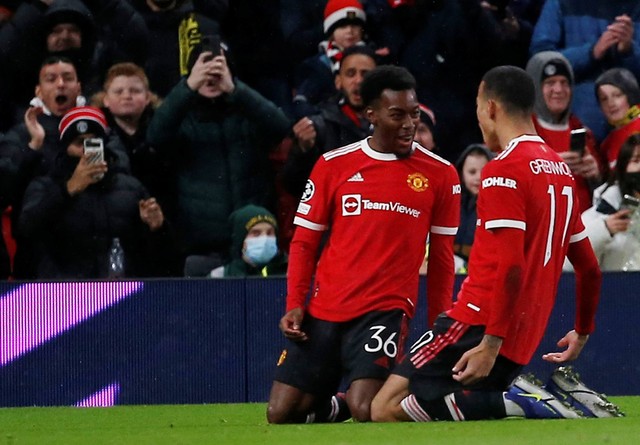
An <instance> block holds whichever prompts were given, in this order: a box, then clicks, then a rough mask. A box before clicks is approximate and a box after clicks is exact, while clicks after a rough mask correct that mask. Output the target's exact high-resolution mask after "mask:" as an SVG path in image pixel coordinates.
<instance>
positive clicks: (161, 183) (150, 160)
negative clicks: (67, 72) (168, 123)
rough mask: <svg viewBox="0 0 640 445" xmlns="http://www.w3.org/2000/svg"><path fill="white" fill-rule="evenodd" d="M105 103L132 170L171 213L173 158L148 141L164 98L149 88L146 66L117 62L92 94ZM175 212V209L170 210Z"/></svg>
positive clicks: (99, 102)
mask: <svg viewBox="0 0 640 445" xmlns="http://www.w3.org/2000/svg"><path fill="white" fill-rule="evenodd" d="M92 102H93V105H95V106H98V107H102V110H103V112H104V114H105V116H106V117H107V123H108V125H109V128H110V129H111V130H112V131H113V132H114V133H115V134H116V135H117V136H118V138H119V139H120V141H121V142H122V144H123V146H124V148H125V151H126V152H127V155H128V156H129V160H130V162H131V172H132V174H133V176H135V177H136V178H137V179H138V180H139V181H140V182H142V184H143V185H144V186H145V187H146V189H147V190H148V191H149V193H150V194H151V195H152V196H154V197H155V198H156V199H157V200H158V202H159V203H160V205H162V208H163V209H164V210H165V214H166V213H167V209H173V208H174V206H175V192H174V191H173V188H172V184H173V181H172V179H171V178H172V173H173V171H172V168H171V165H170V160H169V159H166V158H165V157H164V156H161V154H160V152H159V151H158V150H157V149H156V148H155V147H154V146H152V145H151V144H149V143H148V142H147V128H148V126H149V122H150V121H151V118H152V117H153V113H154V110H155V109H156V108H157V107H158V106H159V105H160V99H159V98H158V96H157V95H156V94H154V93H152V92H151V91H150V90H149V79H148V78H147V75H146V74H145V72H144V70H143V69H142V68H141V67H139V66H138V65H135V64H133V63H129V62H125V63H118V64H115V65H113V66H112V67H111V68H110V69H109V71H108V72H107V76H106V79H105V82H104V87H103V91H101V92H100V93H98V94H96V95H95V96H94V97H93V98H92ZM168 213H169V214H171V213H172V212H168Z"/></svg>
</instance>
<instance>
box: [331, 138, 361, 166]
mask: <svg viewBox="0 0 640 445" xmlns="http://www.w3.org/2000/svg"><path fill="white" fill-rule="evenodd" d="M361 147H362V141H357V142H353V143H351V144H347V145H343V146H342V147H338V148H334V149H333V150H329V151H328V152H326V153H324V154H323V155H322V158H323V159H324V160H325V161H327V162H329V161H337V160H341V159H344V158H345V157H349V156H350V155H351V156H352V155H353V154H355V153H358V152H360V151H361Z"/></svg>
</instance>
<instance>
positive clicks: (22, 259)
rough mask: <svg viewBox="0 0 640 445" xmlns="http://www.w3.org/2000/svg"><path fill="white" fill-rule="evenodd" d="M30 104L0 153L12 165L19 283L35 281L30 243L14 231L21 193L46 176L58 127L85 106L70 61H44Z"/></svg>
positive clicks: (56, 144)
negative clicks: (64, 117)
mask: <svg viewBox="0 0 640 445" xmlns="http://www.w3.org/2000/svg"><path fill="white" fill-rule="evenodd" d="M31 103H32V106H31V107H30V108H29V109H28V110H27V111H26V112H25V115H24V122H23V123H21V124H17V125H15V126H14V127H13V128H12V129H11V130H10V131H9V132H8V133H7V134H6V137H5V138H4V140H3V141H0V153H2V156H3V157H4V159H5V160H6V159H8V160H10V161H8V162H10V163H11V164H12V168H11V171H12V174H13V176H12V178H11V179H10V181H11V183H12V185H11V196H10V197H9V200H10V204H11V207H12V211H11V222H12V232H13V236H14V238H15V240H16V244H17V250H16V254H15V259H14V270H13V274H14V277H15V278H18V279H29V278H34V270H33V266H34V264H35V261H33V260H32V258H31V254H32V250H31V248H30V241H29V240H28V239H26V238H25V237H24V236H22V235H21V234H20V232H19V231H18V230H17V227H18V221H17V219H18V215H19V213H20V210H21V208H22V197H23V194H24V191H25V189H26V188H27V185H28V184H29V182H30V181H31V180H32V179H33V178H35V177H36V176H40V175H44V174H46V173H47V172H49V171H50V170H51V168H52V167H53V165H54V160H55V159H56V157H57V155H58V152H59V150H60V148H59V142H58V139H59V131H58V124H59V123H60V119H61V118H62V116H63V115H64V114H65V113H66V112H68V111H69V110H70V109H71V108H73V107H75V106H76V105H82V104H84V97H82V96H81V95H80V82H79V80H78V77H77V74H76V69H75V66H74V65H73V63H71V61H70V60H69V59H66V58H63V57H59V56H50V57H48V58H47V59H45V60H44V62H43V63H42V67H41V68H40V71H39V81H38V84H37V85H36V87H35V97H34V99H33V100H32V101H31Z"/></svg>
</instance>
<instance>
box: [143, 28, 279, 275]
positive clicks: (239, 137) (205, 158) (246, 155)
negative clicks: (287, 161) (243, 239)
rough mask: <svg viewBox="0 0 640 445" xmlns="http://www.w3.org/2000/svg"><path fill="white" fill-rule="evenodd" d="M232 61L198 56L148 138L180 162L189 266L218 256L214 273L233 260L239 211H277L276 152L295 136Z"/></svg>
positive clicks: (181, 226) (202, 52) (180, 215)
mask: <svg viewBox="0 0 640 445" xmlns="http://www.w3.org/2000/svg"><path fill="white" fill-rule="evenodd" d="M205 43H206V42H205ZM209 43H211V40H209ZM227 55H228V54H227V52H226V51H223V52H222V53H220V54H217V55H216V54H213V51H211V48H203V47H202V46H200V47H199V48H198V50H196V51H194V54H193V57H192V66H191V67H190V72H189V74H188V76H186V77H185V78H183V79H182V80H181V81H180V82H178V83H177V84H176V85H175V86H174V88H173V90H171V92H170V93H169V94H168V95H167V96H166V97H165V98H164V101H163V103H162V105H160V106H159V107H158V108H157V109H156V110H155V113H154V115H153V118H152V119H151V122H150V123H149V127H148V130H147V142H148V143H149V144H150V145H152V146H154V147H156V148H157V149H158V150H159V152H160V153H161V155H163V156H167V157H170V158H172V159H175V160H176V161H175V163H174V167H173V168H174V173H175V177H176V180H175V186H176V196H177V203H176V214H175V217H176V219H175V220H176V228H177V230H178V231H179V234H180V237H181V240H182V242H183V245H182V248H183V251H184V254H185V257H186V258H187V259H186V261H187V262H189V261H190V258H189V257H191V256H201V255H206V256H213V257H216V256H217V257H218V262H219V264H215V265H213V266H212V267H215V266H217V265H220V264H221V263H222V262H224V261H225V260H226V259H227V258H226V257H227V256H228V252H229V246H230V244H231V230H230V226H229V216H230V214H231V213H232V212H233V211H234V210H236V209H238V208H240V207H241V206H243V205H246V204H248V203H252V204H256V205H262V206H266V207H267V208H270V207H273V206H274V204H273V201H272V198H273V197H274V196H275V181H274V179H273V176H272V175H273V170H272V164H271V161H270V160H269V151H270V150H271V149H272V148H274V147H275V146H276V144H278V143H279V142H280V141H282V140H283V139H284V137H285V136H286V135H287V133H288V132H289V130H290V129H291V122H290V120H289V119H288V118H287V116H286V115H285V114H284V112H283V111H282V110H281V109H280V108H278V107H277V106H276V105H275V104H274V103H273V102H271V101H269V100H267V99H266V98H264V97H263V96H262V95H260V94H259V93H258V92H257V91H255V90H254V89H253V88H251V87H249V86H248V85H247V84H245V83H244V82H242V80H240V79H238V78H237V77H235V76H234V75H233V73H232V71H231V69H230V67H229V64H228V61H227ZM211 56H213V57H211Z"/></svg>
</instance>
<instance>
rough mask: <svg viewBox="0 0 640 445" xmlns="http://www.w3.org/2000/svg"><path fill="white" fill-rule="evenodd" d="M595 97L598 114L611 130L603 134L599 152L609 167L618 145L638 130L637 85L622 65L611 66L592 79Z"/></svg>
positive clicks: (639, 102)
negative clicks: (597, 103) (594, 81)
mask: <svg viewBox="0 0 640 445" xmlns="http://www.w3.org/2000/svg"><path fill="white" fill-rule="evenodd" d="M595 85H596V88H595V92H596V97H597V98H598V102H599V103H600V109H601V110H602V114H604V116H605V118H606V119H607V122H608V123H609V125H611V126H612V127H613V130H611V132H610V133H609V134H608V135H607V137H606V138H605V140H604V141H602V145H601V147H600V151H601V152H602V155H603V157H604V158H605V159H606V161H607V162H608V163H609V168H611V169H613V168H614V167H615V165H616V160H617V159H618V153H620V147H621V146H622V144H623V143H624V142H625V141H626V140H627V138H628V137H629V136H631V135H632V134H633V133H637V132H638V131H640V119H639V118H638V117H639V116H640V88H639V87H638V81H637V79H636V77H635V76H634V75H633V73H632V72H631V71H629V70H626V69H624V68H612V69H610V70H608V71H605V72H604V73H602V75H600V76H599V77H598V78H597V79H596V84H595Z"/></svg>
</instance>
